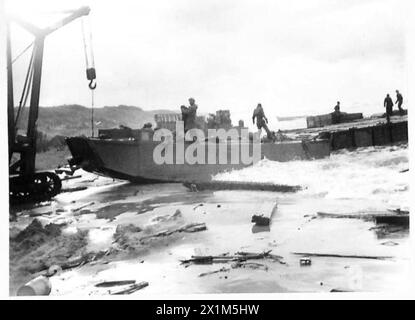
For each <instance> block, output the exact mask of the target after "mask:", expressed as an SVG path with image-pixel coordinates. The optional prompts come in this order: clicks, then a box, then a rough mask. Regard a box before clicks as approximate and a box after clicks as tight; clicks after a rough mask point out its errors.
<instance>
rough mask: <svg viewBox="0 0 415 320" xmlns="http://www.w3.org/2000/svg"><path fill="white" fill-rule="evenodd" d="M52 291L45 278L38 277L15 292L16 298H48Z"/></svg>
mask: <svg viewBox="0 0 415 320" xmlns="http://www.w3.org/2000/svg"><path fill="white" fill-rule="evenodd" d="M51 291H52V284H51V283H50V281H49V279H48V278H47V277H45V276H39V277H37V278H35V279H33V280H31V281H29V282H28V283H26V284H25V285H23V286H21V287H20V288H19V290H17V293H16V295H17V296H48V295H49V294H50V292H51Z"/></svg>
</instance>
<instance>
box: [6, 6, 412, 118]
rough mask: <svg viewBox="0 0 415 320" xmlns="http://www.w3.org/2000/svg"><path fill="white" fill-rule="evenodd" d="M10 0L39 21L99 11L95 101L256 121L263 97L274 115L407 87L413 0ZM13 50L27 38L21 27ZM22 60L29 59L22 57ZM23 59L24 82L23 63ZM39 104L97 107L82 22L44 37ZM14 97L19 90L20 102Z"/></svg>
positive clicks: (364, 107) (360, 103)
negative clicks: (83, 9) (226, 113)
mask: <svg viewBox="0 0 415 320" xmlns="http://www.w3.org/2000/svg"><path fill="white" fill-rule="evenodd" d="M34 2H35V1H33V0H26V1H24V0H21V1H19V0H12V1H9V2H8V3H6V5H7V9H8V10H9V11H13V12H17V13H18V14H19V15H22V16H25V15H26V14H27V13H28V12H29V13H30V15H29V16H28V19H35V17H36V15H35V12H36V11H39V12H41V13H42V12H43V13H46V14H42V15H40V16H38V17H41V18H39V19H41V20H36V21H41V23H46V22H49V21H53V20H54V19H57V18H59V17H60V16H59V15H56V12H57V11H59V10H62V9H71V8H77V7H79V6H81V5H85V4H86V5H89V6H90V7H91V14H90V21H91V25H92V29H93V33H92V34H93V46H94V53H95V65H96V69H97V77H98V87H97V89H96V91H95V96H96V99H95V102H96V105H98V106H104V105H119V104H127V105H135V106H140V107H142V108H144V109H155V108H168V109H178V108H179V106H180V105H181V104H187V99H188V98H189V97H190V96H191V97H194V98H195V99H196V103H197V104H198V105H199V111H200V112H204V113H208V112H213V111H214V110H217V109H220V108H225V109H230V110H231V113H232V114H233V120H234V122H236V121H237V119H239V118H244V120H245V121H246V122H247V121H248V120H249V117H250V114H251V112H252V109H253V108H254V107H255V105H256V103H258V102H261V103H262V104H263V106H264V109H265V112H266V113H267V114H268V117H269V118H272V117H274V116H275V115H281V116H287V115H303V114H321V113H327V112H331V111H332V109H333V107H334V105H335V103H336V101H337V100H340V101H341V105H342V110H343V111H348V112H357V111H360V112H364V113H365V114H371V113H375V112H382V111H383V99H384V96H385V95H386V93H391V94H392V95H393V98H394V97H395V93H394V90H395V89H401V91H402V92H403V94H404V97H405V92H406V89H407V83H406V73H405V32H404V21H405V6H404V5H403V4H404V3H403V2H401V1H396V0H376V1H375V0H311V1H310V0H307V1H286V0H284V1H276V0H273V1H271V0H270V1H264V0H263V1H258V0H255V1H254V0H203V1H195V0H152V1H139V0H118V1H113V0H111V1H103V0H99V1H77V0H71V1H56V0H54V1H50V0H49V1H41V0H37V1H36V7H34V4H33V3H34ZM13 36H14V55H16V54H17V53H18V52H19V51H20V50H21V49H22V48H24V47H25V46H26V45H27V44H28V43H30V39H31V38H30V36H28V35H27V34H26V33H25V32H23V31H21V29H19V28H18V27H15V28H13ZM25 59H26V60H25ZM26 61H27V57H22V59H20V60H19V61H18V62H16V72H15V79H16V81H17V82H19V83H22V81H23V79H24V71H25V70H24V68H23V66H24V62H26ZM43 71H44V72H43V81H42V94H41V105H45V106H52V105H60V104H72V103H77V104H82V105H86V106H89V105H90V93H89V90H88V87H87V81H86V78H85V60H84V53H83V43H82V34H81V23H80V20H78V21H75V22H73V23H72V24H70V25H68V26H66V27H64V28H62V29H61V30H59V31H56V33H54V34H53V35H51V36H49V37H48V38H47V41H46V47H45V57H44V70H43ZM16 100H17V98H16Z"/></svg>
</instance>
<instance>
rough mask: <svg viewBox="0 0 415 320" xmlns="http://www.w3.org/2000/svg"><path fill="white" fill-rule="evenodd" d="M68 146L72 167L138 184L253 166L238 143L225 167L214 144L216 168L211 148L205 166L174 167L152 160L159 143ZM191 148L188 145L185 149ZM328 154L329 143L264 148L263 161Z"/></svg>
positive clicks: (89, 141) (80, 141) (82, 140)
mask: <svg viewBox="0 0 415 320" xmlns="http://www.w3.org/2000/svg"><path fill="white" fill-rule="evenodd" d="M66 142H67V144H68V147H69V149H70V151H71V153H72V156H73V158H72V163H73V164H79V165H81V166H82V167H83V168H84V169H85V170H87V171H90V172H95V173H98V174H102V175H105V176H109V177H113V178H117V179H124V180H130V181H133V182H138V183H153V182H175V181H211V180H212V176H214V175H215V174H218V173H221V172H225V171H230V170H234V169H242V168H244V167H247V166H249V165H251V164H249V163H248V164H246V163H243V162H242V160H241V153H240V150H241V145H240V144H239V143H231V144H226V154H227V163H226V164H221V163H220V162H219V154H220V153H219V152H220V151H219V148H220V147H221V146H220V145H221V143H217V144H216V143H214V142H212V144H214V147H216V162H215V164H209V162H208V152H207V150H208V148H209V146H208V144H206V146H205V150H206V151H205V164H200V163H196V164H189V163H187V162H186V161H185V163H184V164H177V163H176V161H174V163H173V164H157V163H156V162H155V161H154V159H153V151H154V148H155V147H156V146H157V145H158V144H159V143H160V142H157V141H137V140H127V139H113V140H112V139H94V138H86V137H71V138H67V139H66ZM189 144H190V143H185V146H184V149H186V148H187V146H188V145H189ZM211 147H212V146H211ZM246 147H249V148H250V155H252V144H249V145H248V146H246ZM233 148H238V150H239V161H237V162H236V163H231V157H232V150H233ZM174 154H176V145H174ZM329 154H330V146H329V142H328V141H327V140H318V141H308V142H304V143H303V142H301V141H290V142H282V143H262V144H261V158H264V157H265V158H267V159H269V160H274V161H290V160H301V159H319V158H323V157H326V156H328V155H329ZM175 160H176V158H175ZM245 162H246V161H245Z"/></svg>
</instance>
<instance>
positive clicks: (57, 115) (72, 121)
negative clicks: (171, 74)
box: [15, 105, 175, 139]
mask: <svg viewBox="0 0 415 320" xmlns="http://www.w3.org/2000/svg"><path fill="white" fill-rule="evenodd" d="M15 112H17V108H16V110H15ZM173 112H175V111H171V110H162V109H160V110H151V111H145V110H143V109H141V108H139V107H134V106H125V105H120V106H107V107H103V108H95V109H94V120H95V123H96V125H95V130H96V131H95V133H96V132H97V129H99V128H102V129H107V128H116V127H119V126H120V125H124V126H128V127H131V128H133V129H137V128H141V127H142V126H143V125H144V123H146V122H151V123H153V125H154V114H156V113H173ZM28 114H29V108H25V110H23V112H22V117H21V119H20V121H19V124H20V125H19V126H18V127H19V128H20V129H24V128H25V126H26V123H27V117H28ZM37 125H38V131H40V132H43V133H45V134H46V135H47V137H48V138H49V139H50V138H52V137H54V136H56V135H61V136H74V135H87V136H89V135H91V109H90V108H86V107H84V106H81V105H62V106H57V107H40V108H39V119H38V122H37Z"/></svg>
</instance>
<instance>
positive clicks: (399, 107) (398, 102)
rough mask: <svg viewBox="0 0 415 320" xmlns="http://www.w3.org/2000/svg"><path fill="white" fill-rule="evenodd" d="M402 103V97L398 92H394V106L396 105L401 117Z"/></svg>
mask: <svg viewBox="0 0 415 320" xmlns="http://www.w3.org/2000/svg"><path fill="white" fill-rule="evenodd" d="M402 103H403V97H402V95H401V93H400V92H399V90H396V102H395V104H398V109H399V114H400V115H401V116H402V115H403V109H402Z"/></svg>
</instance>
